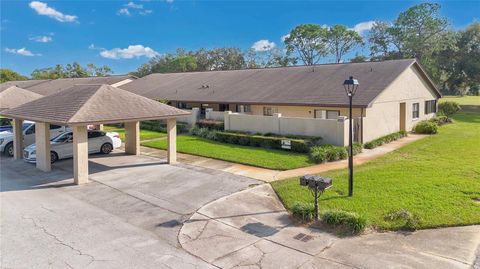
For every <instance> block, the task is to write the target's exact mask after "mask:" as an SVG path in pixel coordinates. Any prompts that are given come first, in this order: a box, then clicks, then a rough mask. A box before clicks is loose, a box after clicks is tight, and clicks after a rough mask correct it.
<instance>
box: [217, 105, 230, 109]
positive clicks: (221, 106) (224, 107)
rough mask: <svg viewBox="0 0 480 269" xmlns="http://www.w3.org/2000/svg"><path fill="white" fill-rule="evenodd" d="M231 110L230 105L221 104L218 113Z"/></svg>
mask: <svg viewBox="0 0 480 269" xmlns="http://www.w3.org/2000/svg"><path fill="white" fill-rule="evenodd" d="M228 108H229V106H228V104H219V105H218V111H227V110H228Z"/></svg>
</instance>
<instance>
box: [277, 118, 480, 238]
mask: <svg viewBox="0 0 480 269" xmlns="http://www.w3.org/2000/svg"><path fill="white" fill-rule="evenodd" d="M453 118H454V120H455V122H454V123H453V124H447V125H444V126H442V127H440V128H439V133H438V134H436V135H432V136H429V137H426V138H424V139H421V140H418V141H416V142H413V143H412V144H409V145H407V146H405V147H403V148H401V149H398V150H396V151H394V152H391V153H389V154H387V155H385V156H382V157H380V158H378V159H376V160H374V161H371V162H369V163H366V164H364V165H361V166H358V167H355V174H354V175H355V179H354V180H355V181H354V182H355V184H354V196H353V197H348V196H347V195H346V194H347V189H348V185H347V177H348V171H347V170H346V169H343V170H337V171H330V172H326V173H323V174H322V175H323V176H327V177H331V178H333V187H332V188H331V189H329V190H327V191H326V192H325V193H324V194H323V195H322V196H321V199H320V203H319V207H320V209H323V210H327V209H339V210H345V211H349V212H355V213H358V214H360V215H362V216H365V217H366V218H367V219H368V221H369V224H370V225H372V226H373V227H376V228H380V229H387V230H397V229H402V228H404V227H405V223H402V221H398V220H396V221H394V220H390V221H388V220H386V217H387V216H388V215H389V214H390V215H391V214H392V213H394V212H399V211H402V209H405V210H406V211H407V212H409V213H411V214H412V215H413V216H415V217H416V218H417V217H418V220H419V223H418V225H417V226H416V227H417V228H419V229H425V228H433V227H444V226H459V225H471V224H480V202H478V201H475V199H479V198H480V161H479V160H480V139H479V134H480V114H479V113H458V114H456V115H455V116H454V117H453ZM272 186H273V188H274V189H275V191H276V192H277V194H278V195H279V197H280V199H281V200H282V201H283V203H284V204H285V206H286V207H287V208H288V209H291V208H292V206H293V205H294V204H295V202H308V203H311V202H312V201H313V198H312V195H311V194H310V192H309V191H308V190H307V189H306V188H303V187H300V186H299V182H298V178H291V179H287V180H283V181H277V182H273V183H272Z"/></svg>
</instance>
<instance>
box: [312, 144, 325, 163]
mask: <svg viewBox="0 0 480 269" xmlns="http://www.w3.org/2000/svg"><path fill="white" fill-rule="evenodd" d="M327 151H328V148H327V147H325V146H316V147H312V148H310V155H309V156H310V159H311V160H312V161H313V162H314V163H324V162H326V161H327V160H328V158H327Z"/></svg>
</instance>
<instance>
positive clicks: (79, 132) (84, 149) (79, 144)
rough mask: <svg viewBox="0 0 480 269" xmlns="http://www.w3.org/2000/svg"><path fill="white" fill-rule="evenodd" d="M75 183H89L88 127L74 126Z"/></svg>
mask: <svg viewBox="0 0 480 269" xmlns="http://www.w3.org/2000/svg"><path fill="white" fill-rule="evenodd" d="M73 181H74V183H75V184H76V185H80V184H85V183H87V182H88V133H87V126H86V125H81V126H73Z"/></svg>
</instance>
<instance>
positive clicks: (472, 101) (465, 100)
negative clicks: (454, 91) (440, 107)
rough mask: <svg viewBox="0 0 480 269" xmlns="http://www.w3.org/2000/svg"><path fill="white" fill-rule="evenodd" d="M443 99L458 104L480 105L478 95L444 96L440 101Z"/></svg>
mask: <svg viewBox="0 0 480 269" xmlns="http://www.w3.org/2000/svg"><path fill="white" fill-rule="evenodd" d="M445 101H454V102H457V103H458V104H459V105H470V106H480V96H444V97H442V99H440V103H442V102H445Z"/></svg>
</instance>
